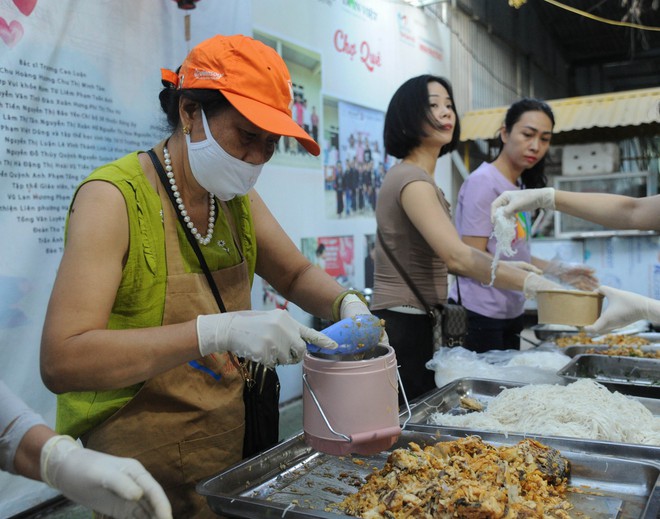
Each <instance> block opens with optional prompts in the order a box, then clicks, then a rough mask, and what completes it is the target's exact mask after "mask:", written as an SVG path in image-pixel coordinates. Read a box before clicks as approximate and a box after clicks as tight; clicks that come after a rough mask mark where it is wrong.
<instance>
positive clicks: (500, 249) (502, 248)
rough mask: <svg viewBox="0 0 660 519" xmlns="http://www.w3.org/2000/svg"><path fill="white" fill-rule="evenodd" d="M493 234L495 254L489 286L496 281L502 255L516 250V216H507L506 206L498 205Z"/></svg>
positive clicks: (509, 254) (511, 254) (512, 253)
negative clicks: (514, 248) (505, 212)
mask: <svg viewBox="0 0 660 519" xmlns="http://www.w3.org/2000/svg"><path fill="white" fill-rule="evenodd" d="M494 220H495V222H494V227H493V234H492V235H491V236H492V237H493V238H495V240H496V243H495V254H494V255H493V262H492V263H491V266H490V283H489V285H488V286H491V287H492V286H493V283H495V271H496V270H497V264H498V262H499V261H500V257H501V256H502V255H505V256H508V257H510V256H513V255H514V253H515V251H514V250H513V248H512V247H511V244H512V243H513V240H515V239H516V218H515V216H510V217H506V216H505V215H504V207H498V208H497V209H496V210H495V216H494Z"/></svg>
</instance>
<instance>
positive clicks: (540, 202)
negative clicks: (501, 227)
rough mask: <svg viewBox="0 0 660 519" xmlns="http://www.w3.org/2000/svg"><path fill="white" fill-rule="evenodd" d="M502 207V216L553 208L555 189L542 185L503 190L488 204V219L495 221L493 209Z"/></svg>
mask: <svg viewBox="0 0 660 519" xmlns="http://www.w3.org/2000/svg"><path fill="white" fill-rule="evenodd" d="M500 207H504V216H505V217H508V218H511V217H512V216H514V215H515V214H516V213H519V212H520V211H534V210H535V209H554V208H555V189H554V188H552V187H542V188H539V189H522V190H519V191H505V192H504V193H502V194H501V195H500V196H498V197H497V198H496V199H495V200H493V203H492V204H491V205H490V221H491V222H493V223H495V211H497V209H498V208H500Z"/></svg>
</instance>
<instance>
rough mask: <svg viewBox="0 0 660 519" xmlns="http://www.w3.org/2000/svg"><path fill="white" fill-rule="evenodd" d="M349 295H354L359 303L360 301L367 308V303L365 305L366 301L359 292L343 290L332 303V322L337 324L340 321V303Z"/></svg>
mask: <svg viewBox="0 0 660 519" xmlns="http://www.w3.org/2000/svg"><path fill="white" fill-rule="evenodd" d="M349 294H354V295H356V296H357V297H358V299H359V300H360V301H362V302H363V303H364V304H365V305H366V306H367V307H369V303H367V300H366V299H365V298H364V296H363V295H362V292H360V291H359V290H344V291H343V292H342V293H341V294H339V295H338V296H337V297H336V298H335V300H334V301H333V303H332V320H333V321H334V322H337V321H339V320H340V319H341V315H340V314H341V302H342V301H343V300H344V298H345V297H346V296H347V295H349Z"/></svg>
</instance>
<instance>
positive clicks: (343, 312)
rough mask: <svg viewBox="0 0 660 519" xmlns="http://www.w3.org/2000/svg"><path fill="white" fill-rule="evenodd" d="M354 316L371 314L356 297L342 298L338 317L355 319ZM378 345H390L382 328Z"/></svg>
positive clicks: (346, 296)
mask: <svg viewBox="0 0 660 519" xmlns="http://www.w3.org/2000/svg"><path fill="white" fill-rule="evenodd" d="M356 315H371V312H370V311H369V307H368V306H367V305H365V304H364V303H363V302H362V300H361V299H360V298H359V297H358V296H356V295H355V294H347V295H345V296H344V299H342V300H341V306H340V307H339V317H340V318H341V319H346V318H347V317H355V316H356ZM378 344H386V345H387V346H389V345H390V338H389V337H388V336H387V332H386V331H385V328H384V327H383V333H382V334H381V336H380V341H378Z"/></svg>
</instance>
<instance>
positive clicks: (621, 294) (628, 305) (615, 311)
mask: <svg viewBox="0 0 660 519" xmlns="http://www.w3.org/2000/svg"><path fill="white" fill-rule="evenodd" d="M597 291H598V292H600V293H601V294H603V295H604V296H605V297H606V298H607V307H606V308H605V310H603V312H602V313H601V314H600V317H599V318H598V319H597V320H596V322H595V323H594V324H592V325H590V326H585V327H584V331H585V332H587V333H604V332H607V331H610V330H613V329H615V328H621V327H622V326H626V325H628V324H630V323H633V322H635V321H639V320H640V319H646V320H648V321H651V322H652V323H658V322H660V301H657V300H655V299H651V298H650V297H645V296H642V295H639V294H633V293H632V292H626V291H624V290H618V289H616V288H612V287H608V286H604V285H603V286H600V287H598V290H597Z"/></svg>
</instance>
